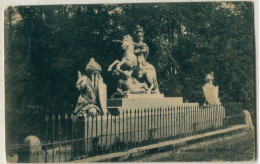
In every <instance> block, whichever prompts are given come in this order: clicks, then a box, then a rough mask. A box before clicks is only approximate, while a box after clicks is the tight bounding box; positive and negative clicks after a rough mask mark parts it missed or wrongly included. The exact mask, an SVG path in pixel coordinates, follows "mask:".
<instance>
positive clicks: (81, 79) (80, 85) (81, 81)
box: [76, 71, 86, 91]
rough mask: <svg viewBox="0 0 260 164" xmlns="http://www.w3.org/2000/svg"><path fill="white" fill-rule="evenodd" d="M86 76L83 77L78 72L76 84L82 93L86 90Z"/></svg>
mask: <svg viewBox="0 0 260 164" xmlns="http://www.w3.org/2000/svg"><path fill="white" fill-rule="evenodd" d="M85 78H86V77H85V76H84V75H81V72H80V71H78V80H77V83H76V88H77V89H78V90H79V91H81V90H82V89H83V88H84V85H85Z"/></svg>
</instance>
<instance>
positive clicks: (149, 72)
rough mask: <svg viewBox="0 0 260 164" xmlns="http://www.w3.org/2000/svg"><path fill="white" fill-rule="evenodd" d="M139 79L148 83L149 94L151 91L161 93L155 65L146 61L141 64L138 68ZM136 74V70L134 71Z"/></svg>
mask: <svg viewBox="0 0 260 164" xmlns="http://www.w3.org/2000/svg"><path fill="white" fill-rule="evenodd" d="M136 74H137V80H138V81H140V82H144V83H146V84H147V86H148V89H147V91H146V93H147V94H150V93H160V91H159V86H158V82H157V78H156V71H155V68H154V66H153V65H151V64H149V63H148V62H146V63H145V64H143V65H140V66H139V67H137V69H136ZM133 75H135V72H134V73H133Z"/></svg>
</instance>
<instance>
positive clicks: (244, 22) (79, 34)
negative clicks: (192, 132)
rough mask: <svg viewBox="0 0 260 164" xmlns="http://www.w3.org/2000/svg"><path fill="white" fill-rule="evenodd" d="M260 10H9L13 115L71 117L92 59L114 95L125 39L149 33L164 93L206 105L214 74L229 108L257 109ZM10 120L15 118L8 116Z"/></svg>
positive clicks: (218, 6)
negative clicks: (81, 75)
mask: <svg viewBox="0 0 260 164" xmlns="http://www.w3.org/2000/svg"><path fill="white" fill-rule="evenodd" d="M253 15H254V14H253V3H251V2H231V3H161V4H155V3H154V4H113V5H64V6H61V5H60V6H19V7H9V8H7V9H6V10H5V86H6V88H5V90H6V95H5V99H6V114H7V116H11V115H13V113H14V112H15V111H16V112H19V111H20V112H24V111H26V110H27V109H28V106H29V105H33V106H35V105H40V106H43V108H42V109H38V110H42V111H37V110H36V111H37V112H45V111H48V112H67V111H71V110H72V108H71V104H74V105H75V104H76V101H77V97H78V94H79V93H78V91H77V90H76V88H75V82H76V80H77V71H78V70H81V71H83V70H84V67H85V66H86V64H87V62H88V61H89V59H90V58H91V57H94V58H95V59H96V61H97V62H98V63H99V64H100V65H101V66H102V69H103V70H102V73H101V74H102V76H103V78H104V81H105V83H106V84H107V85H108V93H109V95H110V94H111V93H113V92H114V91H115V88H116V81H115V79H113V78H112V76H111V74H109V73H108V72H107V71H106V70H107V68H108V65H109V64H111V63H112V62H113V61H114V60H115V59H121V57H122V54H123V51H122V50H121V48H120V45H119V43H116V42H113V41H112V40H118V39H122V37H123V35H126V34H130V35H133V32H134V29H135V26H136V25H137V24H139V25H141V26H142V27H143V28H144V31H145V42H146V43H147V45H148V46H149V48H150V54H149V56H148V59H147V61H148V62H150V63H151V64H153V65H154V66H155V68H156V70H157V76H158V77H157V78H158V82H159V87H160V90H161V92H163V93H165V95H166V96H183V97H184V98H185V100H187V101H191V102H200V103H203V102H204V100H205V99H204V97H203V92H202V85H203V84H204V78H205V74H206V73H209V72H210V71H214V73H215V74H214V75H215V84H216V85H218V86H219V89H220V91H219V92H220V93H219V95H220V98H221V101H222V102H223V101H240V102H244V103H246V104H247V107H248V109H249V110H254V106H255V45H254V43H255V42H254V17H253ZM8 114H10V115H8Z"/></svg>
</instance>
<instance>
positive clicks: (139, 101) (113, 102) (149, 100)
mask: <svg viewBox="0 0 260 164" xmlns="http://www.w3.org/2000/svg"><path fill="white" fill-rule="evenodd" d="M181 104H185V105H186V106H190V105H193V106H194V105H199V104H198V103H183V97H164V95H163V94H129V95H125V96H124V97H122V98H112V99H109V100H108V101H107V106H108V109H115V108H121V107H146V106H158V105H162V106H165V105H181ZM110 111H111V110H110Z"/></svg>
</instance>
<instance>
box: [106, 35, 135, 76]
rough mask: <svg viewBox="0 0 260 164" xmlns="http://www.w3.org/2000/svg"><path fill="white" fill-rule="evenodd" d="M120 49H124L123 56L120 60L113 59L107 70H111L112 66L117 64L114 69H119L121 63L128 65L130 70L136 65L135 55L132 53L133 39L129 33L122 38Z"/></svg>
mask: <svg viewBox="0 0 260 164" xmlns="http://www.w3.org/2000/svg"><path fill="white" fill-rule="evenodd" d="M121 47H122V49H123V50H125V53H124V56H123V58H122V60H121V61H119V60H115V61H114V62H113V63H112V64H111V65H110V66H109V67H108V71H112V68H113V67H114V66H115V65H116V64H117V66H116V69H117V70H120V69H121V66H122V65H125V66H128V67H129V68H130V70H133V69H134V67H135V66H136V65H137V57H136V55H135V54H134V41H133V38H132V37H131V36H130V35H126V36H124V38H123V41H122V45H121Z"/></svg>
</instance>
